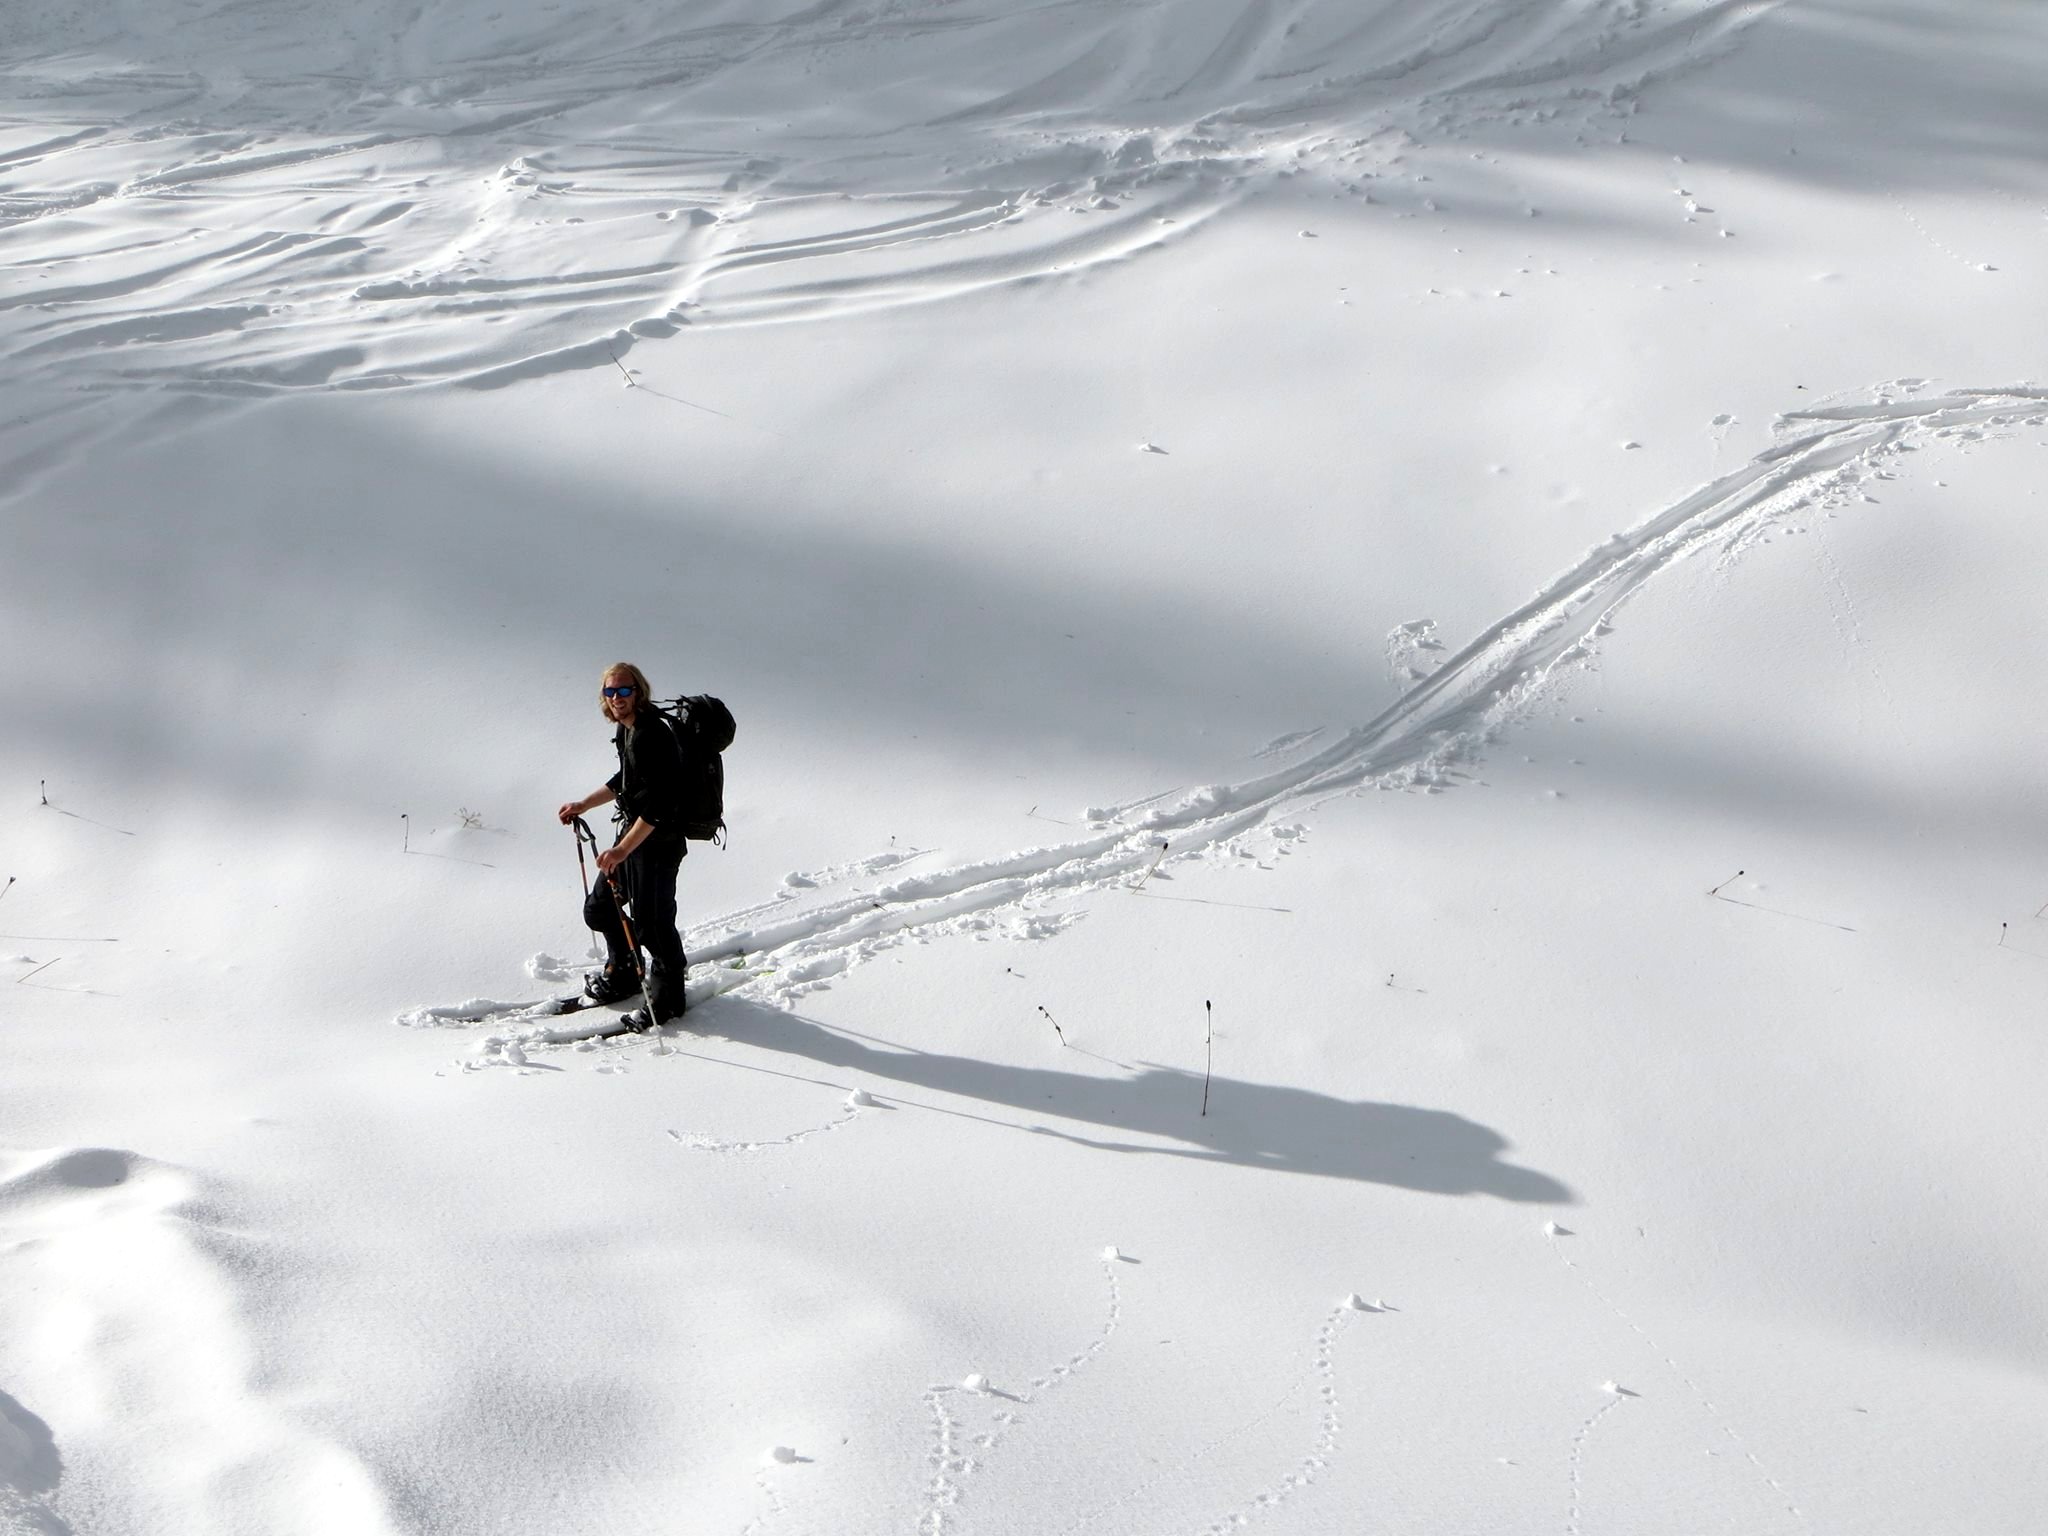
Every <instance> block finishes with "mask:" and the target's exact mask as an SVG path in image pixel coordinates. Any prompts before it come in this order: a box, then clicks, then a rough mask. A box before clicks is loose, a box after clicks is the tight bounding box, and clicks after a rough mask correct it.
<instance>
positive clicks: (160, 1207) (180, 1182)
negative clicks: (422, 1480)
mask: <svg viewBox="0 0 2048 1536" xmlns="http://www.w3.org/2000/svg"><path fill="white" fill-rule="evenodd" d="M274 1262H275V1256H274V1255H271V1254H268V1253H266V1252H265V1251H264V1249H263V1247H262V1245H261V1244H260V1243H258V1242H257V1241H256V1240H255V1239H252V1238H250V1237H248V1236H246V1235H244V1234H241V1233H238V1232H235V1231H232V1230H231V1229H230V1228H229V1227H227V1226H226V1225H225V1224H224V1223H223V1221H222V1218H221V1216H220V1214H219V1213H218V1212H217V1211H216V1210H215V1209H214V1208H213V1206H212V1204H211V1202H210V1201H209V1200H208V1199H207V1198H206V1197H205V1191H204V1190H203V1189H202V1187H201V1186H200V1184H199V1182H198V1180H197V1179H196V1178H195V1177H194V1176H193V1175H192V1174H190V1173H188V1172H186V1171H184V1170H182V1169H178V1168H174V1167H170V1166H168V1165H166V1164H163V1163H159V1162H155V1161H152V1160H151V1159H149V1158H147V1157H143V1156H141V1155H140V1154H138V1153H135V1152H130V1151H126V1150H123V1149H119V1148H114V1147H68V1148H58V1149H54V1150H47V1151H33V1152H12V1151H5V1150H0V1294H4V1295H6V1296H7V1297H9V1298H10V1304H9V1305H8V1306H7V1307H0V1359H4V1360H7V1361H12V1362H16V1368H17V1369H18V1370H20V1371H21V1372H23V1373H24V1374H21V1375H17V1376H13V1377H10V1378H8V1379H4V1380H0V1530H7V1531H15V1530H20V1531H24V1532H37V1533H63V1532H66V1531H68V1530H69V1529H70V1527H69V1526H68V1525H67V1524H66V1523H65V1522H64V1521H63V1520H62V1519H61V1518H60V1516H59V1511H60V1510H61V1509H62V1508H63V1507H64V1499H63V1495H64V1490H65V1485H66V1483H67V1481H68V1480H69V1476H70V1473H71V1471H72V1469H78V1470H79V1471H80V1472H81V1473H82V1474H83V1476H84V1478H85V1480H86V1481H87V1482H89V1484H90V1485H91V1486H90V1487H89V1489H88V1491H87V1493H86V1494H85V1496H84V1497H82V1498H81V1500H80V1503H81V1505H82V1506H83V1507H85V1508H88V1509H92V1510H94V1511H95V1513H96V1520H95V1523H94V1525H93V1528H94V1529H132V1530H145V1529H156V1530H188V1531H200V1530H217V1529H224V1528H226V1527H227V1526H228V1525H229V1524H232V1523H234V1522H231V1521H229V1520H228V1519H227V1517H226V1514H225V1513H224V1512H225V1511H227V1510H229V1509H230V1508H232V1509H234V1510H236V1511H237V1512H238V1513H239V1514H241V1515H242V1516H243V1518H244V1519H245V1520H246V1521H247V1522H248V1523H247V1526H246V1528H249V1529H263V1530H297V1531H307V1532H332V1533H334V1536H342V1533H348V1536H378V1533H380V1532H384V1531H390V1530H395V1529H396V1528H397V1527H396V1525H395V1523H394V1522H393V1520H392V1519H391V1517H390V1514H389V1510H388V1507H387V1504H386V1500H385V1497H384V1493H383V1490H382V1489H381V1487H380V1486H379V1484H378V1480H377V1478H376V1475H375V1474H374V1472H373V1471H372V1470H371V1469H370V1468H369V1467H368V1466H366V1465H365V1464H364V1463H363V1462H362V1461H361V1460H360V1459H358V1458H357V1457H356V1456H355V1455H354V1454H352V1453H351V1452H350V1451H349V1450H348V1449H347V1448H346V1447H344V1446H342V1445H340V1444H338V1443H336V1442H334V1441H331V1440H329V1439H326V1438H324V1437H322V1436H321V1435H319V1434H317V1433H316V1432H314V1431H312V1430H310V1429H308V1428H306V1427H304V1426H303V1425H301V1424H299V1423H298V1422H296V1421H295V1418H294V1416H293V1414H292V1413H291V1411H290V1410H289V1409H288V1408H287V1407H285V1406H284V1403H283V1400H282V1399H281V1398H280V1397H279V1395H278V1394H277V1393H275V1392H274V1391H271V1390H267V1389H266V1388H265V1387H264V1385H263V1378H264V1376H265V1375H266V1371H267V1369H268V1368H267V1367H266V1365H265V1363H264V1361H263V1359H262V1357H261V1354H260V1352H259V1350H258V1348H257V1342H256V1340H255V1339H253V1338H252V1336H251V1329H250V1326H249V1323H248V1320H247V1319H248V1314H249V1313H250V1312H252V1311H253V1310H254V1307H255V1303H256V1302H257V1301H258V1299H259V1298H256V1297H254V1296H252V1295H250V1294H249V1288H250V1286H251V1285H252V1284H256V1283H260V1282H261V1281H262V1280H263V1279H264V1278H265V1273H266V1271H267V1270H268V1269H269V1268H270V1267H271V1265H272V1264H273V1263H274ZM29 1298H33V1299H35V1302H36V1304H35V1305H26V1304H23V1303H25V1301H26V1300H27V1299H29ZM58 1339H61V1340H63V1341H64V1345H63V1347H62V1348H61V1350H59V1351H54V1352H53V1348H52V1341H54V1340H58ZM38 1365H40V1369H38V1368H37V1367H38ZM44 1415H47V1416H48V1422H49V1423H59V1424H63V1425H65V1426H67V1428H66V1431H65V1435H64V1436H63V1437H58V1436H54V1435H53V1434H52V1433H51V1431H50V1429H49V1428H48V1424H47V1423H46V1422H45V1419H44ZM252 1500H253V1502H252Z"/></svg>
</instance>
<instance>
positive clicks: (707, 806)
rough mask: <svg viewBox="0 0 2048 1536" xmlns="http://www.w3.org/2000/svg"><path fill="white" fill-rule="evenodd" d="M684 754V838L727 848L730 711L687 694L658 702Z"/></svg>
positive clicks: (702, 695) (701, 695)
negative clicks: (726, 766)
mask: <svg viewBox="0 0 2048 1536" xmlns="http://www.w3.org/2000/svg"><path fill="white" fill-rule="evenodd" d="M655 708H656V709H657V710H658V711H659V712H660V714H661V717H662V718H663V719H664V720H666V721H668V725H669V730H670V731H672V732H673V733H674V735H675V738H676V745H677V746H678V747H680V748H681V749H682V757H683V797H682V812H681V814H682V823H683V836H684V837H687V838H691V839H693V840H694V841H697V842H714V843H717V844H719V845H720V846H721V847H723V846H724V844H725V760H724V759H723V758H722V757H720V756H719V754H720V753H722V752H724V751H725V749H726V748H727V747H729V746H731V745H732V737H733V718H732V711H731V710H729V709H727V708H726V707H725V704H724V702H723V701H721V700H719V699H714V698H713V697H712V696H711V695H710V694H708V693H698V694H685V695H684V696H683V697H682V698H679V699H669V700H667V701H665V702H657V703H656V705H655Z"/></svg>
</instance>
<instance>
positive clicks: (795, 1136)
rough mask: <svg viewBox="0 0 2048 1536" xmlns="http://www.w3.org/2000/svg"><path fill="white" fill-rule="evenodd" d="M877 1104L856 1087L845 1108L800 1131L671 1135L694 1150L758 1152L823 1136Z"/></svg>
mask: <svg viewBox="0 0 2048 1536" xmlns="http://www.w3.org/2000/svg"><path fill="white" fill-rule="evenodd" d="M875 1107H877V1106H876V1104H875V1101H874V1099H872V1098H871V1097H869V1096H868V1095H867V1094H866V1093H864V1092H861V1091H860V1090H858V1089H856V1090H855V1091H854V1092H852V1093H850V1094H848V1095H847V1098H846V1104H845V1107H844V1108H843V1109H841V1110H840V1112H839V1113H838V1114H836V1115H834V1116H833V1117H832V1118H831V1119H830V1120H827V1121H825V1122H823V1123H822V1124H819V1125H812V1126H806V1127H805V1128H804V1129H802V1130H800V1131H791V1132H790V1133H789V1134H788V1135H787V1136H774V1137H770V1138H768V1139H766V1140H762V1141H732V1140H728V1139H726V1138H724V1137H720V1136H707V1135H704V1134H702V1133H701V1132H697V1131H674V1130H672V1131H670V1132H669V1133H668V1134H669V1137H670V1139H672V1140H673V1141H675V1142H676V1143H677V1144H678V1145H679V1146H682V1147H684V1148H685V1149H687V1150H688V1151H691V1152H715V1153H718V1154H720V1155H722V1156H727V1157H745V1156H749V1155H751V1154H753V1153H756V1152H772V1151H774V1150H776V1149H777V1148H779V1147H795V1146H801V1145H802V1144H803V1143H804V1142H807V1141H809V1140H810V1139H811V1138H812V1137H813V1136H823V1135H825V1134H826V1133H827V1132H830V1131H836V1130H838V1129H839V1128H840V1127H841V1126H845V1125H851V1124H852V1123H853V1122H854V1121H855V1120H858V1119H859V1118H860V1117H861V1115H862V1113H863V1112H865V1111H867V1110H870V1109H873V1108H875Z"/></svg>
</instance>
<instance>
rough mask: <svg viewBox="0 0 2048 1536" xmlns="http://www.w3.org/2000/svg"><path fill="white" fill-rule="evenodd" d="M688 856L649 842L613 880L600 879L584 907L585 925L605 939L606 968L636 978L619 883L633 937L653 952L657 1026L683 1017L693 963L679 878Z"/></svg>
mask: <svg viewBox="0 0 2048 1536" xmlns="http://www.w3.org/2000/svg"><path fill="white" fill-rule="evenodd" d="M684 851H685V850H684V847H683V844H682V842H681V841H680V840H678V841H677V842H674V843H669V842H665V841H662V840H658V839H654V838H650V839H648V840H647V841H646V842H644V843H642V844H641V845H640V846H639V847H638V848H635V849H634V850H633V851H632V853H630V854H629V855H627V857H626V862H625V863H623V864H621V865H620V866H619V867H618V868H617V869H615V870H613V871H612V878H611V880H606V879H605V878H604V877H603V876H599V877H598V879H597V880H596V881H595V882H594V883H593V884H592V885H591V887H590V894H589V896H587V897H585V898H584V902H583V921H584V922H586V923H588V924H589V925H590V926H591V927H592V928H594V929H596V930H597V931H598V932H599V933H601V934H603V935H604V943H605V949H606V951H607V958H606V965H607V966H608V967H610V968H611V969H612V970H614V972H617V971H620V970H623V972H624V974H626V975H629V976H630V975H632V974H634V970H635V967H634V964H633V959H634V957H633V946H632V945H631V944H629V943H627V942H626V924H625V922H621V921H620V918H619V904H618V902H617V901H616V900H614V899H613V897H612V883H613V881H616V882H617V883H618V886H619V889H620V891H621V893H622V894H623V895H624V896H625V898H626V912H627V921H630V922H631V923H632V925H633V937H634V938H636V939H638V940H639V941H640V947H641V948H642V949H644V950H646V951H647V991H648V1002H649V1004H650V1005H651V1006H652V1007H653V1009H654V1017H655V1019H656V1020H657V1021H659V1020H662V1019H672V1018H674V1017H675V1016H676V1015H677V1014H679V1013H681V1012H682V1011H683V973H684V971H685V970H686V969H687V968H688V966H689V960H688V958H687V957H686V956H685V955H684V954H683V936H682V935H681V934H679V933H677V932H676V875H677V873H678V872H679V871H680V870H681V868H682V863H683V853H684Z"/></svg>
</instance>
